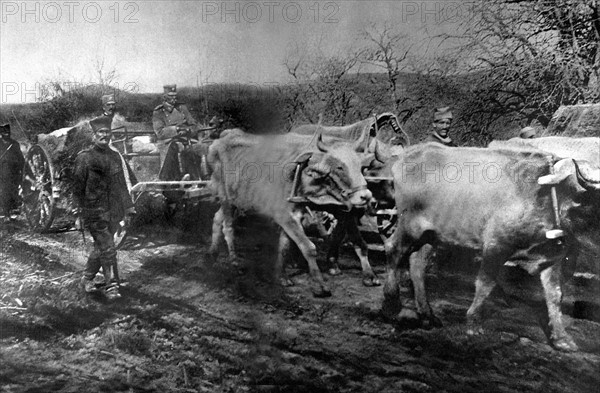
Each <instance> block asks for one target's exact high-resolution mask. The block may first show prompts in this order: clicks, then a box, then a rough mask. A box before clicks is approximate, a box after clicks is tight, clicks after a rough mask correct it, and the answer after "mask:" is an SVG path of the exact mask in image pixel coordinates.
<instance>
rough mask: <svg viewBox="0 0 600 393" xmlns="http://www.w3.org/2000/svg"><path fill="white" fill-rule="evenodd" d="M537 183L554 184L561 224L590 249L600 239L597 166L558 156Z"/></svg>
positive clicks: (596, 245) (599, 193) (599, 181)
mask: <svg viewBox="0 0 600 393" xmlns="http://www.w3.org/2000/svg"><path fill="white" fill-rule="evenodd" d="M553 169H554V170H553V172H554V173H552V174H550V175H546V176H542V177H540V178H539V179H538V183H539V184H541V185H549V186H556V187H557V188H556V189H557V191H558V202H559V209H560V217H561V221H562V223H563V224H564V225H565V228H567V229H569V231H571V232H572V233H574V234H575V235H576V236H577V239H578V240H579V241H580V242H581V243H584V244H587V246H588V247H591V249H593V250H598V244H600V243H599V241H600V224H599V223H600V168H598V167H596V166H594V165H592V164H590V163H589V162H587V161H582V160H573V159H571V158H567V159H562V160H559V161H558V162H556V163H555V164H554V166H553Z"/></svg>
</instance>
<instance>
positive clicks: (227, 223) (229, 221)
mask: <svg viewBox="0 0 600 393" xmlns="http://www.w3.org/2000/svg"><path fill="white" fill-rule="evenodd" d="M212 231H213V233H212V242H211V245H210V249H209V252H210V254H211V255H213V256H214V257H216V256H217V255H218V254H219V245H220V243H221V241H222V240H223V238H224V239H225V243H226V244H227V250H228V251H229V259H230V261H231V262H232V264H233V265H236V264H237V257H236V254H235V247H234V237H233V214H232V207H231V206H230V205H226V204H223V205H221V208H220V209H219V210H218V211H217V212H216V213H215V216H214V218H213V228H212Z"/></svg>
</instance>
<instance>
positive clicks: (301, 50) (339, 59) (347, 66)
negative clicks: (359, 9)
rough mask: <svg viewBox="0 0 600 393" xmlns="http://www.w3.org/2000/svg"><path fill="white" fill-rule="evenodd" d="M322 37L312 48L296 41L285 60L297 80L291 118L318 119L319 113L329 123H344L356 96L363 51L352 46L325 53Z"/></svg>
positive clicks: (292, 99) (291, 102)
mask: <svg viewBox="0 0 600 393" xmlns="http://www.w3.org/2000/svg"><path fill="white" fill-rule="evenodd" d="M322 39H323V37H321V38H320V39H319V42H317V44H316V45H314V46H313V49H312V50H309V49H307V48H306V47H301V46H300V45H299V44H298V43H294V44H293V46H292V48H291V49H290V51H289V52H288V54H287V55H286V57H285V59H284V66H285V67H286V68H287V71H288V74H289V75H290V76H291V77H292V79H293V81H294V88H293V92H292V97H291V99H290V100H289V102H290V106H291V108H290V110H289V111H288V112H290V113H291V116H293V117H294V119H290V120H292V121H295V120H301V121H309V122H316V121H317V118H318V114H319V113H323V114H324V117H325V119H326V121H327V122H329V123H336V124H344V123H346V122H347V121H348V120H349V119H348V117H349V111H350V108H351V107H352V101H353V99H355V93H354V91H353V89H352V79H353V77H355V76H356V75H357V73H356V71H358V66H359V60H360V58H361V56H362V52H361V50H356V49H352V48H350V49H345V50H341V51H340V52H338V53H337V54H325V53H324V52H323V51H322V50H321V48H322ZM298 118H299V119H298Z"/></svg>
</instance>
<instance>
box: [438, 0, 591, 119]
mask: <svg viewBox="0 0 600 393" xmlns="http://www.w3.org/2000/svg"><path fill="white" fill-rule="evenodd" d="M472 6H473V7H474V9H473V12H471V14H472V15H475V16H476V18H474V19H471V20H468V21H464V23H463V24H462V25H460V26H458V27H457V29H456V30H457V31H458V33H456V34H444V35H443V36H441V37H439V38H441V42H444V44H445V45H448V42H453V43H456V44H457V45H456V46H455V50H454V51H453V54H454V56H455V59H463V60H462V61H460V62H458V63H457V64H459V66H460V67H461V68H462V69H464V70H466V71H468V72H469V75H470V77H469V79H470V82H471V83H469V85H470V86H471V87H469V89H470V93H471V94H470V96H471V100H470V105H469V108H470V110H469V113H468V115H469V116H470V117H471V118H472V119H473V122H480V123H481V122H484V123H487V124H491V123H493V122H494V121H496V120H497V119H499V118H501V117H506V116H513V117H514V119H516V120H517V121H519V119H522V120H521V121H522V122H530V121H532V120H534V119H537V120H538V121H540V122H541V123H542V124H543V125H547V123H548V121H549V118H550V115H551V114H552V113H553V112H554V111H555V110H556V109H557V108H558V107H559V106H561V105H572V104H578V103H590V102H594V101H597V100H598V99H599V98H600V86H599V84H598V81H599V75H600V19H599V7H600V3H599V2H598V1H597V0H557V1H555V2H548V1H542V0H491V1H488V2H485V3H483V2H481V3H479V2H475V3H473V4H472ZM465 59H466V60H465ZM465 115H467V113H465ZM475 120H477V121H475Z"/></svg>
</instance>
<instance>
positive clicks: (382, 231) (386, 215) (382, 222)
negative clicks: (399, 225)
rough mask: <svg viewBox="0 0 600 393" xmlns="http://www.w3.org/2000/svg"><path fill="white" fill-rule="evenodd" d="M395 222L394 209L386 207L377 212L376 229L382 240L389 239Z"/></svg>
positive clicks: (396, 217)
mask: <svg viewBox="0 0 600 393" xmlns="http://www.w3.org/2000/svg"><path fill="white" fill-rule="evenodd" d="M396 222H398V216H397V213H396V209H386V210H383V211H379V212H377V230H378V231H379V235H380V236H381V239H382V240H383V241H384V242H385V241H386V240H387V239H389V238H390V237H391V236H392V234H393V233H394V231H395V230H396Z"/></svg>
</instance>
